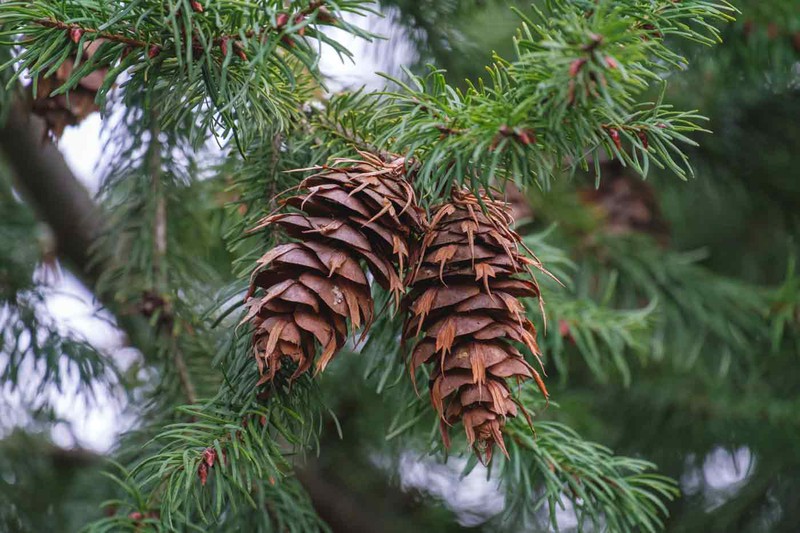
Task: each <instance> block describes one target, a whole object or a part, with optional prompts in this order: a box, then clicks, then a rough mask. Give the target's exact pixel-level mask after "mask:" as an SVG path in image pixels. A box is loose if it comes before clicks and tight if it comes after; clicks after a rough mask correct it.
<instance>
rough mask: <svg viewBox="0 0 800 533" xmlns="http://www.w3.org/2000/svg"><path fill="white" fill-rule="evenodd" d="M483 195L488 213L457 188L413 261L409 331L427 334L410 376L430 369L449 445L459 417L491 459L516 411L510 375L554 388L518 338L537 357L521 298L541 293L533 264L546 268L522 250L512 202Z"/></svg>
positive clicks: (533, 330) (414, 334) (480, 451)
mask: <svg viewBox="0 0 800 533" xmlns="http://www.w3.org/2000/svg"><path fill="white" fill-rule="evenodd" d="M481 200H482V202H483V205H484V206H485V210H484V209H483V208H482V206H481V202H480V201H479V199H478V198H476V197H475V196H474V195H473V194H472V193H470V192H468V191H465V190H459V191H456V192H455V193H454V194H453V196H452V199H451V201H450V202H449V203H446V204H444V205H442V206H440V207H439V208H438V209H436V210H435V213H434V216H433V219H432V221H431V225H430V228H429V230H428V232H427V233H426V235H425V237H424V239H423V242H422V246H421V247H420V249H419V253H418V254H417V255H416V256H415V257H414V259H415V269H414V271H413V273H412V274H411V276H410V280H409V285H410V287H411V292H410V293H409V295H408V296H407V297H406V299H405V301H404V305H405V306H406V307H407V310H408V319H407V321H406V324H405V328H404V332H403V336H404V338H405V339H409V338H413V337H417V336H420V335H421V339H420V340H419V342H418V343H417V344H416V346H415V347H414V349H413V351H412V353H411V360H410V372H411V375H412V379H415V378H414V376H415V374H416V370H417V369H418V368H419V367H420V366H421V365H422V364H423V363H429V364H430V366H431V379H430V382H429V386H430V397H431V403H432V404H433V406H434V407H435V408H436V411H437V412H438V414H439V417H440V429H441V433H442V439H443V440H444V443H445V446H447V447H449V445H450V439H449V435H448V427H449V426H451V425H453V424H455V423H456V422H458V421H459V420H461V421H462V422H463V424H464V429H465V430H466V434H467V440H468V442H469V443H470V444H471V445H472V446H473V447H474V449H475V452H476V453H477V454H478V456H479V457H481V459H483V460H484V461H485V462H487V463H488V462H489V461H490V460H491V457H492V451H493V448H494V444H497V445H499V446H500V449H501V450H502V451H503V453H506V454H507V451H506V447H505V443H504V442H503V436H502V433H501V430H502V428H503V425H504V424H505V419H506V418H507V417H513V416H516V415H517V408H518V404H517V403H516V401H515V400H514V398H513V397H512V395H511V389H510V387H509V384H508V381H507V380H508V379H509V378H511V379H514V380H516V381H517V382H521V381H523V380H526V379H529V378H533V379H534V380H535V381H536V383H537V385H538V386H539V389H540V390H541V392H542V394H543V395H544V396H545V398H546V397H547V396H548V393H547V389H546V388H545V386H544V383H543V381H542V379H541V377H540V376H539V373H538V372H537V371H536V370H535V369H534V368H533V367H532V366H531V365H530V364H529V363H528V362H527V361H526V360H525V359H524V357H523V356H522V354H521V353H520V352H519V350H518V349H517V348H516V347H515V346H514V345H513V344H512V342H513V343H518V344H520V345H524V346H526V347H527V348H528V349H529V350H530V351H531V353H533V355H534V356H535V357H537V359H538V357H539V347H538V346H537V343H536V328H535V327H534V325H533V324H532V323H531V322H530V320H528V319H527V318H526V316H525V309H524V306H523V305H522V303H521V302H520V301H519V298H523V297H533V298H536V297H539V287H538V285H537V283H536V281H535V280H534V279H533V276H532V272H531V269H530V267H531V266H533V267H536V268H538V269H540V270H543V269H542V267H541V264H540V263H539V262H538V261H537V260H535V259H531V258H528V257H526V256H524V255H522V254H521V253H520V252H519V247H520V246H521V245H522V242H521V238H520V236H519V235H518V234H517V233H516V232H515V231H513V230H512V229H510V226H511V225H512V224H513V222H514V221H513V218H512V216H511V208H510V207H509V206H508V205H507V204H504V203H502V202H498V201H495V200H492V199H490V198H489V197H487V196H485V195H484V196H482V198H481ZM522 246H524V245H522ZM531 256H532V254H531ZM414 386H415V387H416V382H415V384H414ZM519 407H521V406H519ZM526 416H527V414H526ZM482 455H483V456H482Z"/></svg>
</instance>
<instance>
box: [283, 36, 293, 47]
mask: <svg viewBox="0 0 800 533" xmlns="http://www.w3.org/2000/svg"><path fill="white" fill-rule="evenodd" d="M281 42H282V43H283V44H284V45H286V47H287V48H294V40H293V39H292V38H291V37H290V36H289V35H284V36H283V37H281Z"/></svg>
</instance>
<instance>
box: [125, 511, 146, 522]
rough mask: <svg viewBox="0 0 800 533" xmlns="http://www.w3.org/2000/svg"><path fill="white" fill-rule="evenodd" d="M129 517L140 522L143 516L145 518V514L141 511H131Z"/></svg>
mask: <svg viewBox="0 0 800 533" xmlns="http://www.w3.org/2000/svg"><path fill="white" fill-rule="evenodd" d="M128 518H130V519H131V520H135V521H137V522H138V521H139V520H141V519H142V518H144V515H143V514H142V513H140V512H139V511H133V512H132V513H130V514H129V515H128Z"/></svg>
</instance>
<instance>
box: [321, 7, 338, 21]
mask: <svg viewBox="0 0 800 533" xmlns="http://www.w3.org/2000/svg"><path fill="white" fill-rule="evenodd" d="M317 22H320V23H321V24H336V17H334V16H333V15H331V12H330V10H328V8H327V7H325V6H322V7H320V8H319V9H318V10H317Z"/></svg>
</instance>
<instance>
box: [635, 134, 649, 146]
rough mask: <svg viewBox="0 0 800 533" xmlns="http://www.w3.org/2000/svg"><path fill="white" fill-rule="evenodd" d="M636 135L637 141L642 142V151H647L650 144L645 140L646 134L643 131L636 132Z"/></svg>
mask: <svg viewBox="0 0 800 533" xmlns="http://www.w3.org/2000/svg"><path fill="white" fill-rule="evenodd" d="M636 135H638V136H639V140H640V141H642V146H644V149H645V150H647V149H648V148H650V142H649V141H648V140H647V132H646V131H644V130H639V131H637V132H636Z"/></svg>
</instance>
